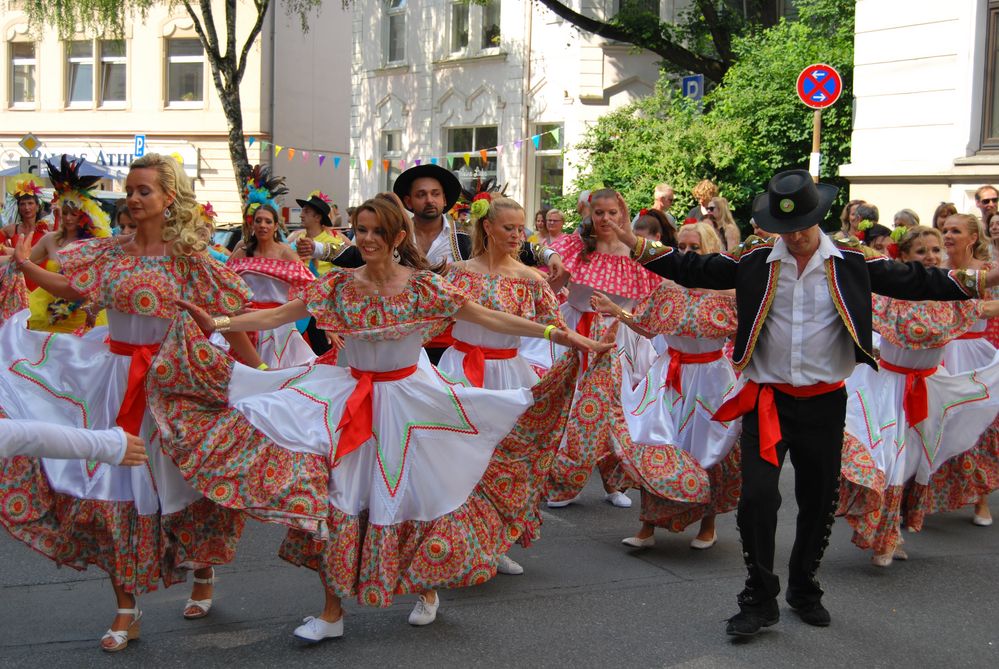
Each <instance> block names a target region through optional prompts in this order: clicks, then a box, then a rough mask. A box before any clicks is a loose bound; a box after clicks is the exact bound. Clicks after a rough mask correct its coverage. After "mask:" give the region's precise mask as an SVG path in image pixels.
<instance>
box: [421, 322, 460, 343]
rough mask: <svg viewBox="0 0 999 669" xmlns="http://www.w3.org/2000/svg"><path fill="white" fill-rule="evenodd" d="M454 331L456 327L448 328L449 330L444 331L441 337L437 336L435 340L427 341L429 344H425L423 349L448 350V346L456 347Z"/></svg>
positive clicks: (450, 326)
mask: <svg viewBox="0 0 999 669" xmlns="http://www.w3.org/2000/svg"><path fill="white" fill-rule="evenodd" d="M453 329H454V325H453V324H452V325H449V326H447V330H444V332H442V333H440V334H439V335H437V336H436V337H434V338H433V339H430V340H429V341H427V343H425V344H424V345H423V347H424V348H447V347H448V346H454V342H455V338H454V335H452V334H451V331H452V330H453Z"/></svg>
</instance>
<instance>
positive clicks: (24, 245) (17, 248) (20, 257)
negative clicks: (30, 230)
mask: <svg viewBox="0 0 999 669" xmlns="http://www.w3.org/2000/svg"><path fill="white" fill-rule="evenodd" d="M13 257H14V263H15V264H16V265H17V266H18V267H20V266H21V265H23V264H24V263H26V262H27V261H28V260H29V259H30V258H31V235H21V237H20V239H18V240H17V244H15V245H14V252H13Z"/></svg>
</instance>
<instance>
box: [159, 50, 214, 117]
mask: <svg viewBox="0 0 999 669" xmlns="http://www.w3.org/2000/svg"><path fill="white" fill-rule="evenodd" d="M166 43H167V44H166V56H167V62H166V94H167V106H168V107H189V108H198V107H203V106H204V103H205V49H204V47H203V46H202V44H201V40H199V39H198V38H196V37H195V38H188V37H184V38H178V39H168V40H167V41H166Z"/></svg>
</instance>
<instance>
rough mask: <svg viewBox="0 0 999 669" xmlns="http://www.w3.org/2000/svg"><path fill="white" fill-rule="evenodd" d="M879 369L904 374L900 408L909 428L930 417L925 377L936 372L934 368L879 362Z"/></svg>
mask: <svg viewBox="0 0 999 669" xmlns="http://www.w3.org/2000/svg"><path fill="white" fill-rule="evenodd" d="M878 365H879V366H880V367H881V369H884V370H887V371H889V372H895V373H896V374H905V391H904V392H903V395H902V408H903V409H905V420H906V422H907V423H908V424H909V426H910V427H911V426H913V425H918V424H919V423H921V422H923V421H924V420H926V417H927V416H929V415H930V409H929V399H928V398H927V393H926V377H927V376H930V375H932V374H933V372H935V371H937V368H936V367H930V368H929V369H913V368H911V367H899V366H898V365H893V364H891V363H890V362H885V361H884V360H882V361H880V362H879V363H878Z"/></svg>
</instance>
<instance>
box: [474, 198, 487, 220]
mask: <svg viewBox="0 0 999 669" xmlns="http://www.w3.org/2000/svg"><path fill="white" fill-rule="evenodd" d="M488 213H489V198H487V197H483V198H480V197H478V196H476V198H475V200H474V201H473V202H472V209H471V215H472V218H473V219H475V220H479V219H480V218H484V217H485V216H486V214H488Z"/></svg>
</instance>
